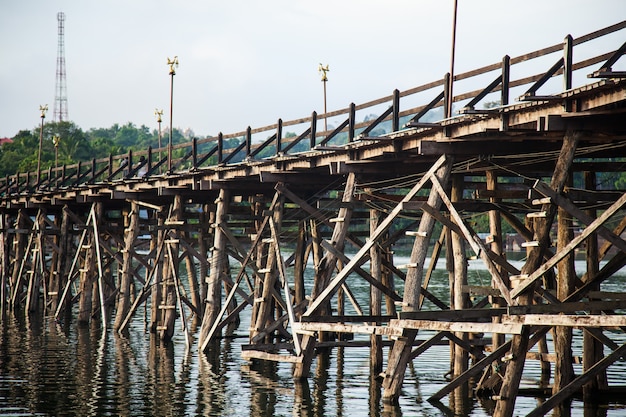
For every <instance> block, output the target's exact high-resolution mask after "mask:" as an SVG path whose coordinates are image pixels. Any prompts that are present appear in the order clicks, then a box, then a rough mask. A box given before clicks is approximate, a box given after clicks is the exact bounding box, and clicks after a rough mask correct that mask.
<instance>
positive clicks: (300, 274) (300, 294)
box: [293, 220, 308, 316]
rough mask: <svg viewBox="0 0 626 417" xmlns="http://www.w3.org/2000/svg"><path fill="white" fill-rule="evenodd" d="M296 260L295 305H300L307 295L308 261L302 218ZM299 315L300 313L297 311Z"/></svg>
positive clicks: (304, 222) (299, 226) (304, 225)
mask: <svg viewBox="0 0 626 417" xmlns="http://www.w3.org/2000/svg"><path fill="white" fill-rule="evenodd" d="M294 254H295V260H294V268H293V281H294V305H298V304H299V303H300V302H301V301H303V300H304V297H305V296H306V289H305V287H304V271H305V269H306V262H307V258H308V256H307V254H308V252H307V244H306V221H304V220H300V222H299V223H298V240H297V241H296V250H295V253H294ZM296 315H297V316H299V315H300V314H299V313H296Z"/></svg>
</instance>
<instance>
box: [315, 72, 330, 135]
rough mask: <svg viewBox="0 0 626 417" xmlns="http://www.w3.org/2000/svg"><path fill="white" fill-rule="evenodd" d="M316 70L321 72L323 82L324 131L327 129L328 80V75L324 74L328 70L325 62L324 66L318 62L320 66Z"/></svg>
mask: <svg viewBox="0 0 626 417" xmlns="http://www.w3.org/2000/svg"><path fill="white" fill-rule="evenodd" d="M317 71H318V72H319V73H321V74H322V83H323V84H324V131H327V130H328V121H327V117H326V82H327V81H328V77H327V76H326V73H327V72H328V71H330V70H329V69H328V64H326V66H323V65H322V64H320V66H319V67H318V68H317Z"/></svg>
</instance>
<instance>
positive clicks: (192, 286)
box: [181, 230, 205, 326]
mask: <svg viewBox="0 0 626 417" xmlns="http://www.w3.org/2000/svg"><path fill="white" fill-rule="evenodd" d="M181 235H182V238H183V239H185V241H187V242H191V239H190V237H191V236H190V232H189V231H184V230H183V231H182V232H181ZM200 253H205V252H200ZM185 269H186V271H187V283H188V286H189V298H190V299H191V304H192V305H193V306H194V307H195V308H196V309H197V310H198V311H201V310H202V307H203V305H202V299H201V298H200V287H199V285H198V274H197V272H196V264H195V262H194V257H193V256H192V255H191V253H190V252H189V251H186V254H185ZM200 320H201V316H200V317H198V316H194V320H193V321H194V326H197V325H200V323H201V321H200Z"/></svg>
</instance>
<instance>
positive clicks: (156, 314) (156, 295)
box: [150, 211, 167, 333]
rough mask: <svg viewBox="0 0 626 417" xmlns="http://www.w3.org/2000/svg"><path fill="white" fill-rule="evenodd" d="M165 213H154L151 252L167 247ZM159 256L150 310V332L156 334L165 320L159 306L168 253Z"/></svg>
mask: <svg viewBox="0 0 626 417" xmlns="http://www.w3.org/2000/svg"><path fill="white" fill-rule="evenodd" d="M163 216H164V215H163V213H162V212H160V211H155V212H154V218H155V220H156V223H157V228H156V231H153V232H152V239H151V241H150V250H151V251H157V249H158V248H163V247H164V246H165V242H164V241H165V229H164V228H165V218H164V217H163ZM157 252H158V253H159V255H158V256H157V257H155V259H154V265H153V266H152V268H153V269H154V271H153V275H154V277H153V282H154V283H153V285H152V289H151V295H150V297H151V299H152V302H151V304H150V305H151V310H150V332H151V333H156V332H157V327H158V326H159V323H161V321H162V320H163V311H162V310H161V309H159V306H160V305H161V302H162V296H161V283H162V282H163V263H164V258H163V253H164V252H167V251H164V250H161V251H157Z"/></svg>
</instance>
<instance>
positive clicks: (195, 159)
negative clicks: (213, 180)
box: [191, 137, 198, 171]
mask: <svg viewBox="0 0 626 417" xmlns="http://www.w3.org/2000/svg"><path fill="white" fill-rule="evenodd" d="M191 163H192V167H193V170H194V171H195V170H197V169H198V138H195V137H194V138H193V139H192V142H191Z"/></svg>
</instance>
